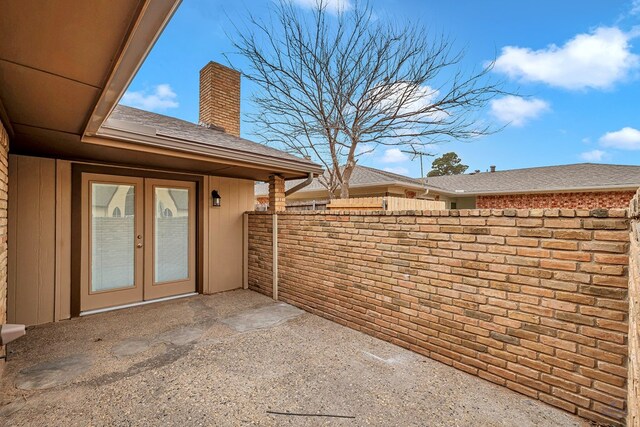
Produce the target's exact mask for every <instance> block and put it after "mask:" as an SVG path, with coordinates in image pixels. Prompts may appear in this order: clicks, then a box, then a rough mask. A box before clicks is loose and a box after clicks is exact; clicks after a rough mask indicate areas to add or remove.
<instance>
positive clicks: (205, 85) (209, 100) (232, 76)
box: [199, 62, 240, 136]
mask: <svg viewBox="0 0 640 427" xmlns="http://www.w3.org/2000/svg"><path fill="white" fill-rule="evenodd" d="M199 121H200V123H201V124H205V125H212V126H214V127H218V128H220V129H222V130H224V131H225V132H226V133H230V134H231V135H235V136H240V73H239V72H237V71H235V70H232V69H231V68H228V67H225V66H224V65H220V64H218V63H215V62H209V63H208V64H207V65H205V66H204V68H202V70H200V120H199Z"/></svg>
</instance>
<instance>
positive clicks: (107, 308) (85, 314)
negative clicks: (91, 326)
mask: <svg viewBox="0 0 640 427" xmlns="http://www.w3.org/2000/svg"><path fill="white" fill-rule="evenodd" d="M194 295H198V293H197V292H191V293H188V294H181V295H172V296H170V297H164V298H157V299H152V300H149V301H140V302H132V303H131V304H123V305H116V306H114V307H105V308H96V309H94V310H87V311H82V312H80V317H82V316H89V315H91V314H98V313H106V312H107V311H114V310H122V309H123V308H130V307H137V306H139V305H147V304H153V303H155V302H162V301H171V300H172V299H179V298H186V297H192V296H194Z"/></svg>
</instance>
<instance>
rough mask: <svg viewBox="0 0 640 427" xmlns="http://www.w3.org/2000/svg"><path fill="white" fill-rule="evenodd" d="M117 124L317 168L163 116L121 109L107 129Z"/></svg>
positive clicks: (276, 152)
mask: <svg viewBox="0 0 640 427" xmlns="http://www.w3.org/2000/svg"><path fill="white" fill-rule="evenodd" d="M114 120H115V121H121V122H127V123H132V124H138V125H140V126H143V127H147V128H154V130H155V135H158V136H166V137H169V138H175V139H179V140H184V141H189V142H195V143H200V144H203V145H206V146H210V147H218V148H222V149H225V150H234V151H239V152H244V153H251V154H257V155H261V156H268V157H272V158H277V159H285V160H291V161H294V162H297V163H300V164H307V165H310V166H315V164H314V163H313V162H310V161H308V160H306V159H302V158H300V157H296V156H293V155H291V154H288V153H285V152H283V151H280V150H277V149H275V148H271V147H268V146H266V145H263V144H258V143H256V142H253V141H249V140H247V139H244V138H239V137H237V136H234V135H231V134H228V133H225V132H223V131H221V130H218V129H213V128H209V127H206V126H201V125H198V124H195V123H191V122H188V121H186V120H180V119H176V118H174V117H169V116H165V115H162V114H157V113H151V112H149V111H144V110H139V109H137V108H133V107H127V106H125V105H118V106H116V108H115V109H114V110H113V113H112V114H111V116H110V117H109V121H107V123H106V126H107V127H109V126H110V125H114V123H115V124H117V122H114Z"/></svg>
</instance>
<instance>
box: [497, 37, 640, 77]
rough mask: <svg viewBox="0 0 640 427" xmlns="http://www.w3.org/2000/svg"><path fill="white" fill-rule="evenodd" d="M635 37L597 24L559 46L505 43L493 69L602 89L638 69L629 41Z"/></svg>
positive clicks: (515, 74) (637, 61)
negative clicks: (535, 46)
mask: <svg viewBox="0 0 640 427" xmlns="http://www.w3.org/2000/svg"><path fill="white" fill-rule="evenodd" d="M635 36H637V34H632V33H625V32H623V31H622V30H620V29H619V28H617V27H599V28H597V29H595V30H594V31H593V32H592V33H589V34H578V35H576V36H575V37H574V38H572V39H571V40H569V41H568V42H566V43H565V44H564V45H563V46H560V47H559V46H557V45H555V44H552V45H549V46H547V47H546V48H544V49H539V50H532V49H529V48H523V47H517V46H506V47H504V48H502V54H501V55H500V56H499V57H498V59H497V60H496V63H495V70H496V71H498V72H502V73H504V74H506V75H507V76H509V77H510V78H514V79H520V80H523V81H528V82H540V83H546V84H548V85H551V86H556V87H561V88H565V89H572V90H577V89H586V88H594V89H606V88H609V87H611V86H612V85H613V84H614V83H616V82H618V81H620V80H623V79H625V78H626V77H627V76H628V75H629V73H630V72H631V71H632V70H635V69H637V68H638V65H639V64H640V61H639V58H640V57H639V56H638V55H636V54H634V53H632V52H631V45H630V43H629V41H630V40H631V39H632V38H633V37H635Z"/></svg>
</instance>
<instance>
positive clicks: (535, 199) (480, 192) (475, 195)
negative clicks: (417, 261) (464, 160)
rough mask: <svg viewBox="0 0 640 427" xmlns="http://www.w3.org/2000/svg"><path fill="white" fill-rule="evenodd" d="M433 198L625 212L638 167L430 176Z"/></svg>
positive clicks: (466, 204) (451, 203)
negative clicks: (622, 209) (611, 209)
mask: <svg viewBox="0 0 640 427" xmlns="http://www.w3.org/2000/svg"><path fill="white" fill-rule="evenodd" d="M427 187H428V188H429V195H432V196H434V197H436V199H438V200H443V201H445V202H446V203H447V207H449V208H451V209H473V208H482V209H484V208H496V209H503V208H519V209H525V208H574V209H592V208H626V207H627V206H628V205H629V201H630V200H631V198H632V197H633V195H634V193H635V191H636V190H637V189H638V187H640V166H625V165H607V164H595V163H579V164H573V165H559V166H545V167H537V168H526V169H512V170H505V171H495V168H493V167H492V172H480V173H472V174H464V175H447V176H438V177H431V178H429V179H428V180H427Z"/></svg>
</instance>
